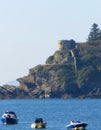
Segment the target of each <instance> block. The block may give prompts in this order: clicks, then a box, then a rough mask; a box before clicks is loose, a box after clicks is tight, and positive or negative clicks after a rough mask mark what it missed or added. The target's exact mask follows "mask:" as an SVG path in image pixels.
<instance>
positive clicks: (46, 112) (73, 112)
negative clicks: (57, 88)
mask: <svg viewBox="0 0 101 130" xmlns="http://www.w3.org/2000/svg"><path fill="white" fill-rule="evenodd" d="M6 110H10V111H14V112H15V113H16V115H17V117H18V118H19V122H18V124H16V125H3V124H2V122H1V121H0V130H32V128H31V124H32V123H33V122H34V120H35V118H38V117H42V118H43V120H44V121H45V122H46V123H47V126H46V128H45V130H67V128H66V125H67V124H69V123H70V121H72V120H74V121H77V120H79V121H83V122H86V123H87V124H88V126H87V128H86V129H87V130H101V99H7V100H0V116H2V114H3V113H4V112H5V111H6ZM43 130H44V129H43Z"/></svg>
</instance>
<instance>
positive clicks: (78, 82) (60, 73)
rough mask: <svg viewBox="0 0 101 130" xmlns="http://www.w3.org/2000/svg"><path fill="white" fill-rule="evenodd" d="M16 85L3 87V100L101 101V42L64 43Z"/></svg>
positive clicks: (0, 94)
mask: <svg viewBox="0 0 101 130" xmlns="http://www.w3.org/2000/svg"><path fill="white" fill-rule="evenodd" d="M17 81H18V82H19V83H20V86H19V87H14V86H5V87H4V86H3V87H1V88H0V89H1V90H0V98H88V97H90V98H101V41H94V42H89V43H87V42H86V43H76V42H75V41H74V40H61V41H59V43H58V51H56V52H55V53H54V55H52V56H50V57H49V58H48V59H47V60H46V64H45V65H37V66H36V67H34V68H32V69H30V70H29V74H28V75H27V76H25V77H22V78H19V79H17ZM5 95H6V96H5Z"/></svg>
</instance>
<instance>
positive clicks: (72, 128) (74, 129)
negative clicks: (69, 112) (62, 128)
mask: <svg viewBox="0 0 101 130" xmlns="http://www.w3.org/2000/svg"><path fill="white" fill-rule="evenodd" d="M86 126H87V123H86V122H80V121H76V122H74V121H71V122H70V124H68V125H66V127H67V129H68V130H85V129H86Z"/></svg>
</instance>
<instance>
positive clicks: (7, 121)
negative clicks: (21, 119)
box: [1, 117, 18, 125]
mask: <svg viewBox="0 0 101 130" xmlns="http://www.w3.org/2000/svg"><path fill="white" fill-rule="evenodd" d="M1 121H2V123H3V124H4V125H9V124H18V119H15V118H7V117H6V118H1Z"/></svg>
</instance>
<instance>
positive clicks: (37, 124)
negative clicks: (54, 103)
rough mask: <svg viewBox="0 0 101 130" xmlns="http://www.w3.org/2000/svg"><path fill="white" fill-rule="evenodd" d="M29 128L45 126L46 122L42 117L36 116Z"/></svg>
mask: <svg viewBox="0 0 101 130" xmlns="http://www.w3.org/2000/svg"><path fill="white" fill-rule="evenodd" d="M31 128H38V129H41V128H46V122H43V119H42V118H36V119H35V121H34V123H32V124H31Z"/></svg>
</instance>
